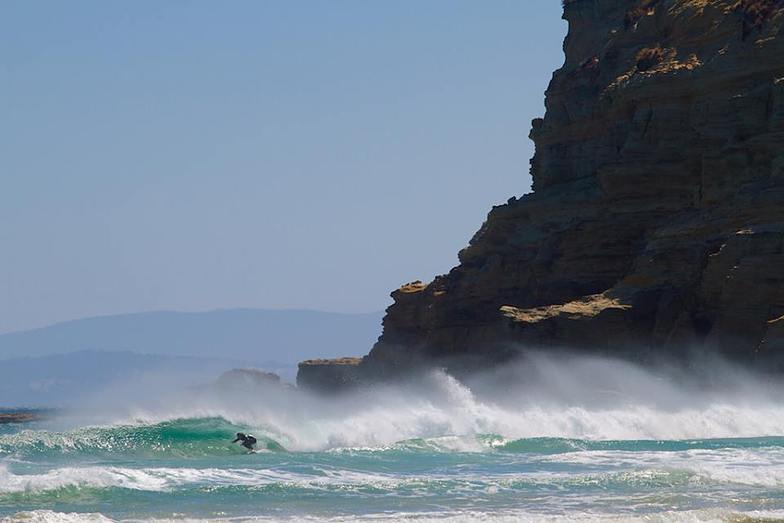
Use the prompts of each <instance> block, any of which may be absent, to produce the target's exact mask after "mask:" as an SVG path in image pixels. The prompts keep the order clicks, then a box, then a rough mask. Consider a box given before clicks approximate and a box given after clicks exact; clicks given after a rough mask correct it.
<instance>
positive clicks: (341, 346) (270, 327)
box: [0, 309, 382, 365]
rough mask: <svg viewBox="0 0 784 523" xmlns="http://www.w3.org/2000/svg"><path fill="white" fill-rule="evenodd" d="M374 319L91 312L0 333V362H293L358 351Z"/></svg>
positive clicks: (374, 327)
mask: <svg viewBox="0 0 784 523" xmlns="http://www.w3.org/2000/svg"><path fill="white" fill-rule="evenodd" d="M381 318H382V313H381V312H378V313H369V314H340V313H332V312H319V311H308V310H264V309H227V310H216V311H209V312H145V313H138V314H121V315H116V316H99V317H94V318H85V319H80V320H74V321H67V322H63V323H57V324H54V325H51V326H48V327H43V328H40V329H34V330H28V331H19V332H12V333H8V334H3V335H0V360H2V359H8V358H18V357H25V356H27V357H30V356H45V355H52V354H63V353H68V352H75V351H85V350H90V351H97V350H98V351H133V352H138V353H146V354H156V355H163V356H195V357H202V358H204V357H207V358H221V359H237V360H245V361H256V362H265V361H275V362H278V363H281V364H285V365H293V364H295V363H297V362H298V361H300V360H303V359H307V358H323V357H337V356H346V355H353V354H357V355H358V354H365V353H366V352H367V351H368V349H369V348H370V347H371V346H372V345H373V343H374V342H375V341H376V339H377V338H378V336H379V335H380V333H381ZM4 365H5V363H4Z"/></svg>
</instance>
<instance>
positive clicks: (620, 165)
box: [298, 0, 784, 385]
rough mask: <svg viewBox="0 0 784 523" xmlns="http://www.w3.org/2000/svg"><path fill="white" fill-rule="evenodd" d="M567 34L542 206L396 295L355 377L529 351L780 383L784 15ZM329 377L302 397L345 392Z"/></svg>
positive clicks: (542, 122)
mask: <svg viewBox="0 0 784 523" xmlns="http://www.w3.org/2000/svg"><path fill="white" fill-rule="evenodd" d="M757 4H759V5H757ZM762 4H764V5H762ZM760 6H762V7H760ZM758 7H760V8H759V9H758ZM564 18H565V19H566V20H567V21H568V22H569V34H568V36H567V37H566V41H565V43H564V51H565V55H566V56H565V63H564V65H563V67H561V68H560V69H559V70H557V71H556V72H555V73H554V75H553V78H552V81H551V82H550V85H549V87H548V89H547V93H546V100H545V105H546V108H547V111H546V114H545V116H544V118H540V119H536V120H534V121H533V123H532V129H531V133H530V137H531V139H533V141H534V142H535V144H536V153H535V155H534V157H533V159H532V160H531V175H532V177H533V189H534V191H533V192H532V193H531V194H527V195H525V196H523V197H521V198H512V199H510V200H509V201H508V202H507V203H506V204H504V205H499V206H497V207H494V208H493V210H492V211H491V212H490V214H489V215H488V217H487V220H486V222H485V223H484V224H483V225H482V227H481V228H480V230H479V232H477V233H476V234H475V235H474V237H473V238H472V239H471V241H470V243H469V246H468V247H466V248H465V249H463V250H462V251H461V252H460V256H459V258H460V265H458V266H457V267H455V268H454V269H452V270H451V271H450V272H449V273H448V274H446V275H443V276H438V277H436V278H435V279H434V280H433V281H432V282H430V283H429V284H423V283H421V282H415V283H414V284H408V285H406V286H403V287H402V288H400V289H399V290H397V291H395V292H393V293H392V297H393V298H394V304H393V305H392V306H390V307H389V309H388V310H387V315H386V317H385V319H384V332H383V335H382V337H381V338H380V339H379V341H378V342H377V343H376V345H375V346H374V347H373V349H372V351H371V352H370V354H369V355H368V356H367V357H366V358H365V359H364V360H363V361H362V362H361V363H359V364H358V365H357V368H356V369H354V370H353V371H352V373H353V375H361V376H364V377H365V378H364V379H372V378H373V377H376V376H393V375H395V374H400V373H408V372H410V371H411V369H413V368H415V367H417V366H421V365H422V364H423V363H424V364H428V363H430V364H433V365H441V366H445V367H447V368H448V369H450V370H452V369H453V368H454V369H457V370H460V371H464V370H465V369H466V368H467V366H466V364H465V363H455V362H466V361H470V362H471V364H470V367H472V368H476V367H482V366H489V365H496V364H498V363H499V362H503V361H505V360H506V359H508V358H510V357H513V356H514V355H515V354H517V353H518V351H519V350H521V348H525V347H531V346H535V347H553V348H559V347H568V348H571V349H575V350H582V351H594V352H595V351H601V352H612V353H614V354H617V355H621V356H625V357H630V358H634V359H645V358H649V357H653V356H656V355H676V356H677V355H678V354H680V353H682V352H683V351H685V350H686V349H687V348H694V347H697V348H699V349H700V350H705V351H709V352H714V353H719V354H722V355H724V356H729V357H731V358H733V359H735V360H738V361H742V362H747V363H757V364H762V365H766V366H768V367H769V368H777V367H778V368H781V362H782V361H784V358H783V357H782V356H783V355H784V326H783V325H784V321H783V320H782V317H784V250H783V245H784V33H783V32H784V2H780V1H778V0H770V1H765V2H753V1H749V2H746V1H743V2H738V1H736V0H656V1H652V0H622V1H618V0H569V1H566V2H564ZM521 52H522V50H521ZM306 368H307V372H303V370H304V369H306ZM318 369H319V371H318V372H317V371H316V370H315V368H310V367H300V377H299V379H298V381H299V382H300V383H304V384H311V383H313V384H314V385H315V384H321V383H326V384H332V383H333V382H334V383H336V384H339V383H341V380H338V379H332V378H331V377H330V373H332V372H335V371H336V369H337V367H336V366H331V365H321V366H319V367H318ZM355 381H361V379H359V380H355Z"/></svg>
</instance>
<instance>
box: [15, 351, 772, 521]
mask: <svg viewBox="0 0 784 523" xmlns="http://www.w3.org/2000/svg"><path fill="white" fill-rule="evenodd" d="M699 369H700V370H699V372H696V371H695V369H693V368H689V369H683V368H677V369H676V368H664V367H663V368H658V369H656V370H651V369H643V368H640V367H638V366H635V365H632V364H629V363H624V362H620V361H614V360H608V359H599V358H576V357H573V358H568V359H563V358H550V357H531V358H528V359H527V360H526V361H524V362H521V363H520V364H519V365H510V366H506V367H505V368H504V369H503V370H501V371H498V372H494V373H491V374H484V375H482V376H478V377H475V378H472V379H470V380H464V381H462V382H461V381H458V380H457V379H455V378H454V377H452V376H450V375H449V374H447V373H446V372H444V371H439V370H434V371H431V372H428V373H426V374H424V375H421V376H418V377H417V378H416V379H415V380H411V381H410V382H406V383H398V384H396V385H387V386H378V387H374V388H370V389H363V390H359V391H355V392H353V393H350V394H344V395H341V396H336V397H329V396H326V397H325V396H324V395H318V394H310V393H307V392H304V391H301V390H298V389H296V388H293V387H286V386H280V385H276V384H254V385H253V386H248V385H247V384H243V385H242V386H238V387H236V388H231V387H229V388H225V387H223V388H220V387H215V386H214V385H209V384H208V385H204V384H201V385H196V384H185V383H183V382H182V381H181V380H177V379H173V378H172V377H171V376H169V377H167V378H166V379H164V380H161V381H160V382H159V383H157V384H154V383H153V382H151V381H150V380H146V381H145V382H144V387H138V388H134V387H132V386H128V385H127V384H125V385H124V386H123V387H119V388H116V389H113V390H107V391H105V393H104V394H101V395H100V397H97V398H91V399H85V401H84V402H83V404H81V405H80V406H79V408H74V409H70V410H68V411H63V412H62V413H61V415H59V416H57V417H55V418H53V419H50V420H47V421H43V422H36V423H27V424H17V425H7V426H3V427H0V520H2V521H9V522H11V521H31V522H37V521H42V522H43V521H100V522H105V521H336V522H337V521H340V522H343V521H346V522H348V521H421V522H428V521H456V522H457V521H460V522H463V521H597V522H603V521H607V522H616V521H618V522H620V521H733V522H734V521H774V520H784V405H782V403H781V401H780V398H781V397H782V396H781V392H783V390H782V387H781V385H780V384H779V383H778V382H776V381H774V380H771V379H767V378H763V377H760V376H757V375H752V374H750V373H747V372H745V371H741V370H738V369H735V368H733V367H732V366H729V365H726V364H721V363H717V362H711V363H710V364H707V363H705V362H701V363H700V366H699ZM236 432H250V433H253V434H254V435H255V436H256V437H257V438H258V440H259V445H258V448H257V450H256V451H255V452H253V453H247V452H245V451H244V449H242V447H239V446H238V445H232V444H231V440H232V439H233V437H234V434H235V433H236Z"/></svg>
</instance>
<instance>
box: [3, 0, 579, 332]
mask: <svg viewBox="0 0 784 523" xmlns="http://www.w3.org/2000/svg"><path fill="white" fill-rule="evenodd" d="M560 16H561V7H560V2H559V1H558V0H525V1H520V0H494V1H492V2H477V1H474V0H471V1H469V0H428V1H427V2H422V1H421V0H400V1H394V2H368V1H364V0H337V1H334V2H318V1H315V0H314V1H307V2H306V1H303V0H297V1H292V0H269V1H263V2H262V1H243V0H238V1H233V2H206V1H198V0H194V1H179V0H171V1H166V2H158V1H151V0H141V1H135V2H120V1H103V0H92V1H87V0H78V1H74V2H57V1H54V0H52V1H39V0H32V1H27V0H6V1H4V2H2V3H0V78H2V82H0V118H1V122H2V123H0V182H2V189H1V190H0V245H2V256H1V257H0V332H8V331H13V330H18V329H25V328H31V327H36V326H42V325H45V324H49V323H52V322H56V321H62V320H68V319H75V318H80V317H86V316H92V315H102V314H115V313H124V312H139V311H148V310H159V309H168V310H172V309H174V310H184V311H189V310H206V309H213V308H229V307H264V308H275V309H279V308H308V309H320V310H329V311H342V312H364V311H374V310H381V309H383V308H384V307H386V306H387V305H388V304H389V303H390V302H391V300H390V298H389V293H390V292H391V291H392V290H393V289H394V288H396V287H398V286H399V285H400V284H402V283H404V282H407V281H411V280H414V279H422V280H429V279H431V278H432V277H433V276H434V275H436V274H440V273H444V272H447V271H448V270H449V269H450V268H451V267H452V266H454V265H455V264H456V263H457V252H458V250H459V249H461V248H462V247H464V246H465V245H466V244H467V242H468V240H469V239H470V237H471V236H472V235H473V233H474V232H475V231H476V230H477V229H478V228H479V226H480V225H481V223H482V221H483V219H484V217H485V216H486V213H487V212H488V210H489V209H490V207H491V206H492V205H494V204H498V203H502V202H504V201H506V199H507V198H509V197H510V196H512V195H521V194H524V193H526V192H528V191H529V189H530V177H529V175H528V160H529V158H530V157H531V155H532V153H533V146H532V144H531V143H530V141H529V140H528V139H527V134H528V131H529V128H530V121H531V119H532V118H534V117H537V116H541V115H542V114H543V112H544V106H543V98H544V90H545V88H546V86H547V83H548V82H549V80H550V77H551V74H552V71H553V70H554V69H555V68H557V67H560V65H561V64H562V63H563V53H562V50H561V45H562V40H563V37H564V35H565V33H566V24H565V22H563V21H562V20H561V19H560Z"/></svg>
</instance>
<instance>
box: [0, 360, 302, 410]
mask: <svg viewBox="0 0 784 523" xmlns="http://www.w3.org/2000/svg"><path fill="white" fill-rule="evenodd" d="M233 367H261V368H265V369H268V370H271V371H278V372H281V371H283V373H284V374H289V376H287V378H288V379H291V376H290V375H291V374H292V370H291V369H290V370H289V371H288V372H286V370H287V369H285V368H279V367H278V368H276V367H275V365H274V364H272V363H270V364H263V363H262V364H259V363H256V362H245V361H236V360H225V359H218V358H194V357H191V356H159V355H154V354H137V353H134V352H129V351H89V350H88V351H79V352H71V353H68V354H55V355H51V356H38V357H30V358H12V359H7V360H3V361H2V364H0V407H61V406H70V405H73V404H74V403H75V402H76V403H79V402H84V401H86V400H91V399H92V400H94V399H95V398H96V397H100V396H101V395H105V394H106V393H107V391H109V390H112V387H114V388H115V389H116V388H121V387H127V390H129V391H133V393H134V394H138V393H139V392H140V391H144V390H145V388H148V389H149V387H150V385H151V384H155V383H156V380H160V379H165V380H168V381H176V382H177V383H179V382H181V381H183V380H187V381H185V382H187V383H192V382H194V381H196V382H199V381H202V382H205V383H208V382H210V381H212V380H214V379H215V378H216V377H217V376H218V375H219V374H220V373H222V372H224V371H225V370H227V369H230V368H233ZM292 369H293V368H292ZM121 390H122V389H121Z"/></svg>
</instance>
